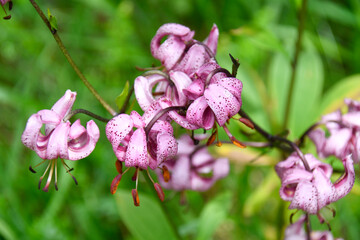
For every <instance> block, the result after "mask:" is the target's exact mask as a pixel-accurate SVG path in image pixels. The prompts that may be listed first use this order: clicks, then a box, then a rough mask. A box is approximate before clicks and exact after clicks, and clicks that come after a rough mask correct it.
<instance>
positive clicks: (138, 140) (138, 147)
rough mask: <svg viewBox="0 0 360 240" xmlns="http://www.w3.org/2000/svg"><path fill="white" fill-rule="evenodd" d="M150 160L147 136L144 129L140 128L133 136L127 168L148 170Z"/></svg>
mask: <svg viewBox="0 0 360 240" xmlns="http://www.w3.org/2000/svg"><path fill="white" fill-rule="evenodd" d="M148 165H149V158H148V152H147V146H146V135H145V131H144V129H143V128H138V129H136V130H135V132H134V133H133V134H132V136H131V138H130V142H129V145H128V148H127V151H126V159H125V166H126V167H140V168H142V169H146V168H147V167H148Z"/></svg>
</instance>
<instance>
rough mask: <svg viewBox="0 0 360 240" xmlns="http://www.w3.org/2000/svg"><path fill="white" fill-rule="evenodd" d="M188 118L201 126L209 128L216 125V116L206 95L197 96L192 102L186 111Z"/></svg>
mask: <svg viewBox="0 0 360 240" xmlns="http://www.w3.org/2000/svg"><path fill="white" fill-rule="evenodd" d="M186 119H187V120H188V121H189V122H190V123H191V124H194V125H197V126H198V127H199V128H204V129H205V130H209V129H211V128H212V127H213V126H214V123H215V116H214V113H213V111H212V109H211V108H210V107H209V105H208V103H207V101H206V99H205V97H199V98H197V99H196V100H195V101H194V102H193V103H191V104H190V106H189V107H188V110H187V112H186Z"/></svg>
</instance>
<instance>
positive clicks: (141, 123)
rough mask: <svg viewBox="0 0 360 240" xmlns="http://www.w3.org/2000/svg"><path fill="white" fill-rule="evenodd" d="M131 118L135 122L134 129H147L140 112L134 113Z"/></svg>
mask: <svg viewBox="0 0 360 240" xmlns="http://www.w3.org/2000/svg"><path fill="white" fill-rule="evenodd" d="M130 118H131V120H132V121H133V124H134V127H136V128H144V127H145V122H144V121H143V119H142V117H141V115H140V114H139V113H138V112H136V111H132V112H131V113H130Z"/></svg>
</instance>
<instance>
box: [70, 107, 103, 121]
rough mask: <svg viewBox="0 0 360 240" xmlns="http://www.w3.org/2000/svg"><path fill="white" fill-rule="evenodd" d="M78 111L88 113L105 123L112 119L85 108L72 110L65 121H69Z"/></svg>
mask: <svg viewBox="0 0 360 240" xmlns="http://www.w3.org/2000/svg"><path fill="white" fill-rule="evenodd" d="M78 113H82V114H85V115H88V116H90V117H93V118H95V119H97V120H99V121H101V122H104V123H107V122H108V121H110V119H107V118H103V117H101V116H99V115H96V114H95V113H92V112H90V111H88V110H85V109H75V110H72V111H71V112H70V113H69V114H68V115H67V116H66V118H64V121H67V120H69V119H70V118H72V117H73V116H74V115H76V114H78Z"/></svg>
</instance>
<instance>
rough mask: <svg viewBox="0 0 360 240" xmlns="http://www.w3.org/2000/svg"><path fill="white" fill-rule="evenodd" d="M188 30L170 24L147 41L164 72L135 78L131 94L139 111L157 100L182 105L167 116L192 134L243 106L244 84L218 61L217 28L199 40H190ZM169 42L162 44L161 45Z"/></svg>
mask: <svg viewBox="0 0 360 240" xmlns="http://www.w3.org/2000/svg"><path fill="white" fill-rule="evenodd" d="M193 35H194V32H193V31H191V30H190V29H189V28H187V27H185V26H182V25H179V24H175V23H168V24H165V25H163V26H161V27H160V28H159V30H158V31H157V33H156V35H155V37H154V38H153V39H152V41H151V53H152V54H153V56H154V57H155V58H157V59H159V60H160V61H161V63H162V64H163V66H164V67H165V69H164V70H163V71H161V72H154V73H153V74H151V75H147V76H139V77H138V78H136V79H135V95H136V99H137V101H138V103H139V105H140V107H141V108H142V110H144V111H147V109H148V108H149V106H150V105H151V104H153V103H154V102H155V101H158V102H159V104H160V106H161V108H167V107H171V106H183V107H184V108H185V109H186V114H185V115H182V114H179V113H178V112H176V111H171V112H169V116H170V117H171V118H172V119H173V120H174V121H175V122H177V123H178V124H179V125H180V126H182V127H184V128H186V129H190V130H194V129H198V128H203V129H206V130H209V129H212V128H213V127H214V126H215V123H217V124H219V126H224V125H225V123H226V121H227V120H229V118H231V117H232V116H234V115H235V114H237V113H238V112H239V110H240V107H241V91H242V83H241V81H240V80H238V79H236V78H235V77H233V76H231V74H230V73H229V72H227V71H224V69H222V68H221V67H220V66H219V65H218V64H217V62H216V59H215V53H216V48H217V42H218V36H219V31H218V28H217V27H216V25H214V26H213V28H212V29H211V31H210V34H209V36H208V37H207V38H206V39H205V40H204V41H203V42H200V41H197V40H195V39H193ZM166 36H167V39H166V40H165V41H164V42H162V43H161V40H162V39H163V38H164V37H166Z"/></svg>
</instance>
